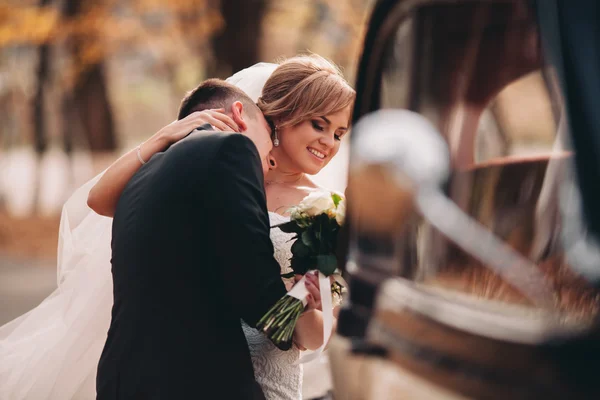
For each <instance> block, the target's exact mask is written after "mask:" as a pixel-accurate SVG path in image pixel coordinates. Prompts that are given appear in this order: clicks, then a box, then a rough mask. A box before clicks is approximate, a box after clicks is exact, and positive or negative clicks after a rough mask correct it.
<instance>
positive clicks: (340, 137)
mask: <svg viewBox="0 0 600 400" xmlns="http://www.w3.org/2000/svg"><path fill="white" fill-rule="evenodd" d="M333 137H334V138H335V140H337V141H338V142H339V141H340V140H342V135H338V134H335V135H333Z"/></svg>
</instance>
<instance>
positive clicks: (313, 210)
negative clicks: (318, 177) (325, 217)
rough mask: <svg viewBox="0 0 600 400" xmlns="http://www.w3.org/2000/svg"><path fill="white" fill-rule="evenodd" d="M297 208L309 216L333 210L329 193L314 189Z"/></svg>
mask: <svg viewBox="0 0 600 400" xmlns="http://www.w3.org/2000/svg"><path fill="white" fill-rule="evenodd" d="M298 209H299V210H300V211H301V212H303V213H305V214H306V215H308V216H310V217H314V216H315V215H319V214H322V213H326V212H328V211H329V210H335V203H334V202H333V199H332V198H331V193H329V192H321V191H315V192H311V193H310V194H309V195H308V196H306V197H305V198H304V199H303V200H302V201H301V202H300V204H299V205H298Z"/></svg>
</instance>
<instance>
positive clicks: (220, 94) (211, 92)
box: [177, 79, 260, 119]
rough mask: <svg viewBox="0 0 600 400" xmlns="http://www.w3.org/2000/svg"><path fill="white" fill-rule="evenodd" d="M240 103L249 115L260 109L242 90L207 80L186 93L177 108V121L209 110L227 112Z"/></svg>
mask: <svg viewBox="0 0 600 400" xmlns="http://www.w3.org/2000/svg"><path fill="white" fill-rule="evenodd" d="M235 101H240V102H241V103H242V104H243V106H244V107H245V109H246V110H247V111H249V112H250V113H251V114H252V113H255V112H260V109H259V108H258V106H257V105H256V103H254V102H253V101H252V99H251V98H250V97H248V95H247V94H246V93H244V91H243V90H241V89H239V88H238V87H237V86H234V85H232V84H230V83H228V82H225V81H224V80H221V79H207V80H205V81H204V82H202V83H201V84H200V85H198V86H197V87H196V88H195V89H194V90H192V91H190V92H188V93H187V94H186V95H185V97H184V98H183V100H181V105H180V106H179V113H178V115H177V119H182V118H185V117H187V116H188V115H190V114H191V113H193V112H196V111H203V110H208V109H211V108H224V109H225V110H228V109H229V107H230V106H231V104H232V103H233V102H235Z"/></svg>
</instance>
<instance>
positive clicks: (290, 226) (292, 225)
mask: <svg viewBox="0 0 600 400" xmlns="http://www.w3.org/2000/svg"><path fill="white" fill-rule="evenodd" d="M273 228H279V229H281V231H282V232H285V233H298V234H299V233H301V232H302V231H303V229H302V228H300V227H299V226H298V224H297V223H296V221H289V222H285V223H283V224H279V225H275V226H274V227H273Z"/></svg>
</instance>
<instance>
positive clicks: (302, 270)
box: [290, 257, 314, 275]
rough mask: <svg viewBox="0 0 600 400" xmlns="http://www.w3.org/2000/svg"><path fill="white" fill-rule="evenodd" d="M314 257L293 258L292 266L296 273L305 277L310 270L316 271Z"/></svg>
mask: <svg viewBox="0 0 600 400" xmlns="http://www.w3.org/2000/svg"><path fill="white" fill-rule="evenodd" d="M313 265H314V261H313V257H292V262H291V264H290V266H291V267H292V269H293V270H294V273H296V274H300V275H304V274H306V273H307V272H308V270H309V269H314V266H313Z"/></svg>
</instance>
